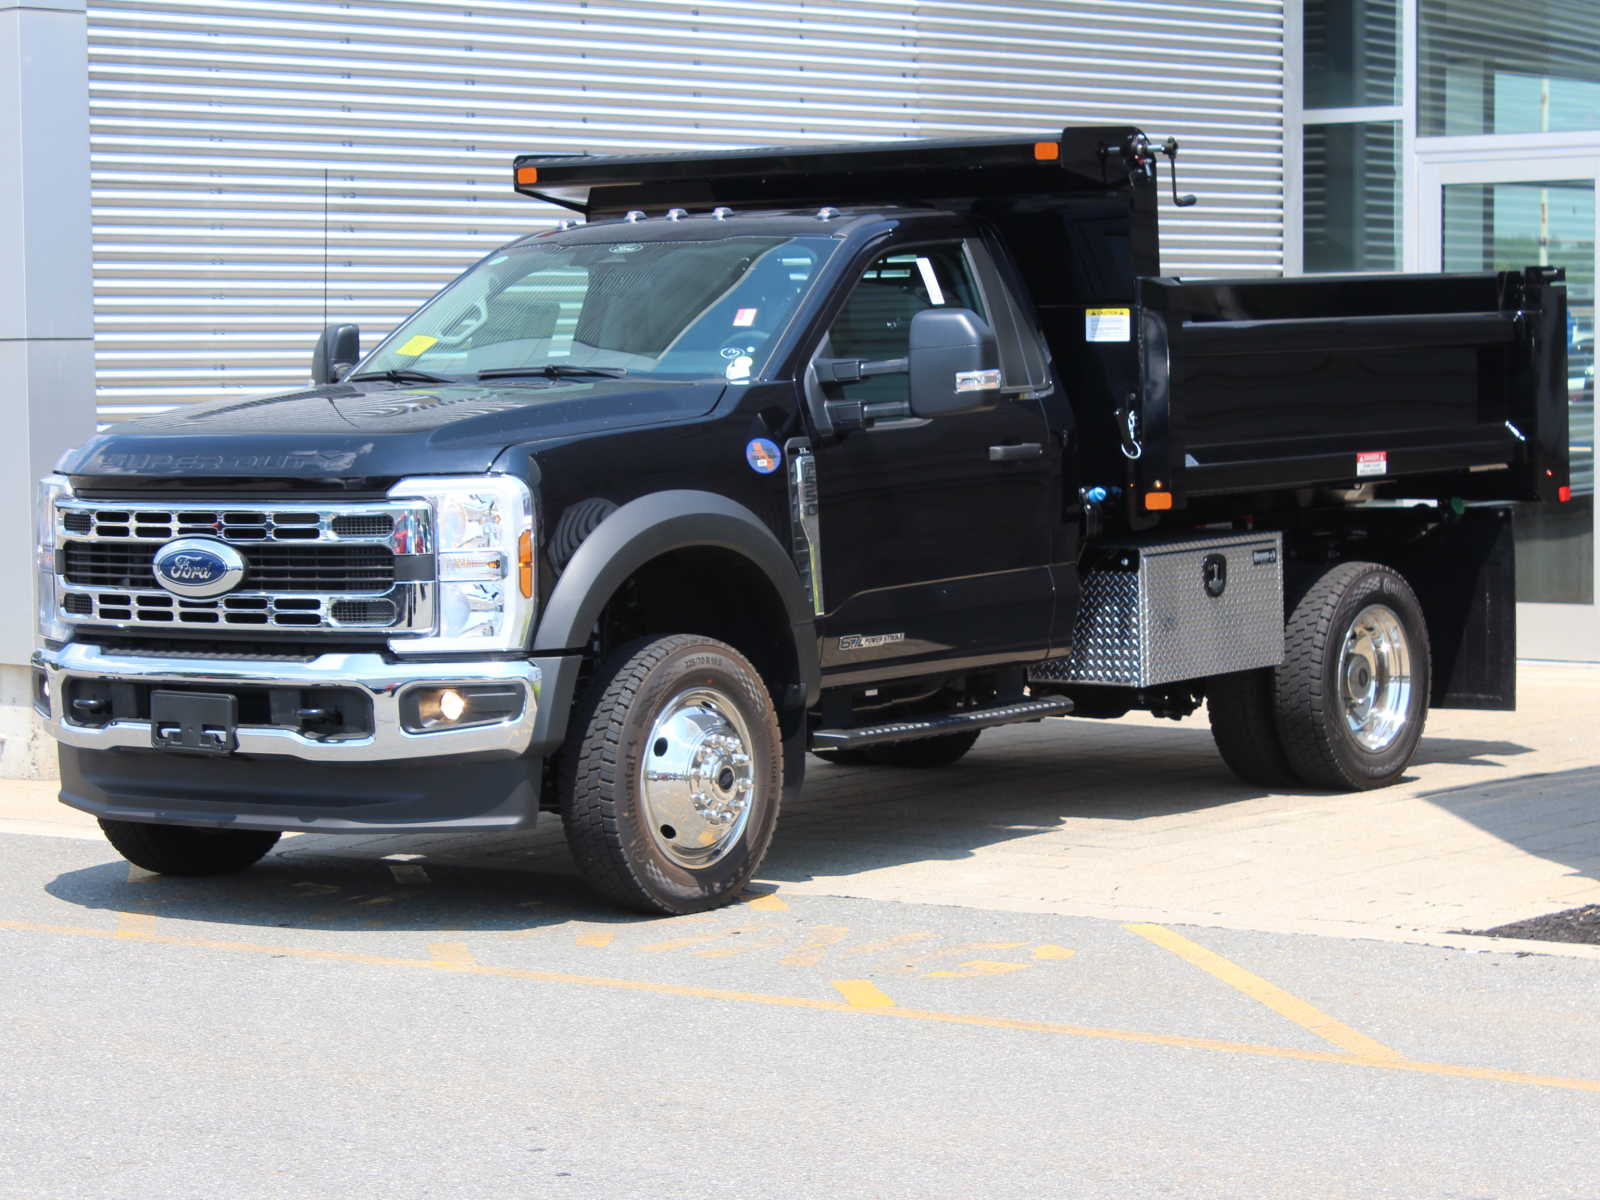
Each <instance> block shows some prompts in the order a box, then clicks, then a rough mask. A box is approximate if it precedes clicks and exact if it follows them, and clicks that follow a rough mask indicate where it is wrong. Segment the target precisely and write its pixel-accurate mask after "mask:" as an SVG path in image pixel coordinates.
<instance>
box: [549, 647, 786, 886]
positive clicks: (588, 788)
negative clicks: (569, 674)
mask: <svg viewBox="0 0 1600 1200" xmlns="http://www.w3.org/2000/svg"><path fill="white" fill-rule="evenodd" d="M572 736H573V738H574V741H573V742H572V743H571V748H570V751H569V752H567V753H564V754H563V755H562V756H561V759H562V761H561V769H560V774H559V798H560V804H561V823H562V827H563V828H564V829H565V831H566V835H567V845H568V846H569V847H570V848H571V850H572V856H573V858H574V859H575V860H576V862H577V864H578V869H579V870H580V871H581V872H582V874H583V876H584V878H585V879H586V880H587V881H588V882H589V884H590V885H591V886H592V887H593V888H594V889H595V890H596V891H597V892H599V893H601V894H602V895H604V896H606V897H607V898H608V899H610V900H613V901H615V902H616V903H617V904H620V905H623V906H625V907H627V908H631V909H635V910H637V911H640V912H647V913H671V914H679V913H692V912H702V911H704V910H706V909H710V908H717V907H719V906H721V905H724V904H727V903H729V902H731V901H733V900H734V899H736V898H737V897H738V896H739V894H740V893H741V892H742V891H743V890H744V886H745V884H747V883H748V882H749V881H750V877H751V876H752V875H754V874H755V872H756V869H757V868H758V867H759V866H760V865H761V860H762V859H763V858H764V857H766V853H767V847H768V846H769V845H770V844H771V842H772V833H773V830H774V829H775V828H776V826H777V821H778V807H779V802H780V799H781V797H782V794H783V743H782V740H781V737H780V735H779V732H778V717H777V713H776V711H775V710H774V708H773V704H772V697H771V696H770V695H769V694H768V692H767V688H766V685H765V684H764V683H763V682H762V680H761V677H760V676H759V675H758V674H757V673H756V669H755V668H754V667H753V666H751V665H750V663H749V661H748V660H746V659H745V657H744V656H743V655H742V654H740V653H739V652H738V651H737V650H735V649H734V648H733V647H732V646H728V645H725V644H723V643H722V642H717V641H712V640H710V639H709V638H704V637H699V636H694V635H676V636H673V637H663V638H649V639H643V640H641V641H637V642H634V643H632V644H630V645H628V646H624V647H621V648H620V649H619V650H617V651H616V652H615V653H613V654H611V655H609V656H608V657H607V658H605V659H604V660H602V661H601V662H600V663H599V664H598V665H597V667H596V669H595V673H594V676H593V677H592V678H591V679H590V681H589V684H588V687H587V688H586V690H585V691H584V694H583V696H582V698H581V699H580V700H579V702H578V704H577V706H576V708H575V709H574V712H573V723H572ZM741 760H742V761H741ZM650 763H655V764H656V765H655V766H654V768H653V771H652V772H651V775H650V776H649V777H647V775H646V771H645V768H646V766H647V764H650ZM708 835H709V836H710V837H711V838H712V839H713V840H712V841H711V842H706V841H705V837H706V836H708Z"/></svg>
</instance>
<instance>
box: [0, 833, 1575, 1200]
mask: <svg viewBox="0 0 1600 1200" xmlns="http://www.w3.org/2000/svg"><path fill="white" fill-rule="evenodd" d="M311 840H312V839H309V838H291V839H286V840H285V841H284V842H283V843H282V847H281V849H280V850H279V851H276V852H274V854H272V855H271V856H269V857H268V858H267V859H266V860H265V861H264V862H263V863H262V864H261V865H260V866H258V867H257V868H256V869H254V870H252V871H250V872H248V873H246V874H243V875H239V876H235V877H232V878H227V879H220V880H179V879H168V878H160V877H155V876H150V875H146V874H145V873H143V872H141V871H139V870H137V869H131V868H129V867H128V865H127V864H126V863H124V862H122V861H121V860H119V859H117V858H116V856H115V855H114V854H113V853H112V852H111V851H110V849H109V848H108V847H106V846H104V845H103V844H101V843H99V842H97V841H95V840H93V839H92V838H89V837H83V836H78V837H71V836H54V835H34V834H21V833H9V834H0V939H3V941H0V946H3V947H4V962H5V964H6V966H5V970H4V972H3V973H0V1012H3V1013H4V1014H5V1021H6V1026H7V1029H6V1035H5V1045H6V1047H7V1052H6V1064H5V1071H4V1072H3V1075H0V1129H4V1130H5V1131H6V1132H5V1135H4V1137H3V1138H0V1196H6V1197H27V1198H29V1200H36V1198H40V1197H128V1196H161V1197H207V1198H209V1197H214V1196H217V1195H227V1196H230V1197H239V1198H249V1197H299V1196H323V1195H339V1196H353V1197H367V1196H372V1197H385V1198H405V1197H458V1196H483V1195H490V1194H494V1195H526V1196H534V1197H546V1196H581V1197H619V1198H620V1197H639V1196H649V1197H660V1198H662V1200H676V1198H684V1200H701V1198H705V1197H729V1196H750V1197H813V1196H829V1197H876V1198H885V1200H886V1198H890V1197H917V1198H929V1197H952V1198H957V1197H1011V1196H1029V1197H1036V1196H1051V1197H1053V1196H1062V1197H1101V1196H1104V1197H1113V1196H1115V1197H1127V1196H1185V1197H1189V1196H1198V1197H1204V1196H1228V1197H1236V1196H1240V1195H1248V1196H1295V1197H1304V1196H1319V1197H1321V1196H1359V1197H1371V1196H1403V1197H1441V1198H1443V1197H1565V1196H1591V1197H1592V1196H1600V1162H1597V1161H1596V1155H1595V1153H1594V1139H1593V1136H1592V1131H1593V1129H1594V1126H1595V1122H1596V1119H1597V1118H1600V1028H1597V1022H1596V1020H1595V1003H1594V1000H1595V997H1596V995H1600V961H1597V960H1596V959H1594V958H1592V957H1564V956H1559V955H1547V954H1543V953H1537V952H1531V951H1537V950H1539V949H1540V947H1538V946H1537V944H1531V943H1530V944H1528V948H1527V949H1523V950H1521V952H1520V953H1519V952H1510V950H1513V949H1515V948H1514V947H1512V948H1508V951H1505V952H1485V951H1478V950H1464V949H1451V948H1444V947H1437V946H1425V945H1410V944H1400V943H1394V942H1384V941H1372V940H1363V939H1350V938H1338V937H1329V936H1317V935H1307V934H1281V933H1267V932H1252V931H1247V930H1239V929H1220V928H1206V927H1194V926H1177V925H1171V924H1163V923H1154V922H1119V921H1113V920H1105V919H1100V918H1094V917H1082V916H1067V915H1060V914H1052V913H1028V912H1005V911H994V910H986V909H983V908H978V907H973V906H970V905H965V906H957V905H931V904H918V903H907V902H898V901H883V900H872V899H856V898H836V897H828V896H821V895H813V894H807V893H803V892H794V891H789V890H786V889H785V888H783V887H782V886H779V887H777V888H772V887H763V888H760V889H756V890H753V891H752V893H751V894H750V896H749V897H748V899H747V901H746V902H745V903H743V904H741V905H739V906H737V907H734V908H730V909H726V910H722V911H720V912H717V913H713V914H707V915H704V916H699V917H686V918H673V919H648V918H638V917H631V916H626V915H622V914H619V913H616V912H614V911H611V910H608V909H605V908H603V907H600V906H598V905H596V904H595V903H594V902H592V901H591V900H590V899H589V898H588V897H587V896H586V895H585V894H584V893H583V892H582V890H581V888H579V887H578V885H577V884H576V882H575V881H574V880H573V879H572V878H571V877H570V876H569V875H564V874H545V873H542V872H540V871H537V870H505V869H498V868H495V867H492V866H487V865H482V864H480V865H477V866H473V865H461V864H456V863H453V862H449V863H447V862H438V861H434V860H432V859H430V858H429V857H428V856H427V855H425V854H417V853H394V854H389V855H385V854H380V853H377V852H375V851H374V850H373V849H371V848H366V849H363V848H362V847H360V846H357V845H355V844H354V843H351V842H348V841H346V842H339V843H337V844H336V845H333V846H331V847H330V846H326V845H324V846H320V847H317V852H316V853H308V852H307V851H308V850H309V849H310V846H309V845H308V843H309V842H311ZM320 840H322V841H325V842H328V843H335V842H336V841H337V840H336V839H320ZM297 843H299V846H298V850H297ZM341 845H342V846H345V847H348V849H346V850H344V851H340V850H339V846H341Z"/></svg>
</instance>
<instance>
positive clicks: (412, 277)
mask: <svg viewBox="0 0 1600 1200" xmlns="http://www.w3.org/2000/svg"><path fill="white" fill-rule="evenodd" d="M89 39H90V97H91V117H92V139H91V141H92V150H93V180H94V224H95V336H96V358H97V365H98V370H97V374H98V383H99V401H100V410H101V414H102V418H103V419H105V420H117V419H121V418H123V417H127V416H132V415H138V414H140V413H143V412H149V411H151V410H152V409H159V408H162V407H165V406H167V405H170V404H173V403H176V402H182V401H186V400H200V399H208V398H212V397H216V396H222V395H234V394H245V395H253V394H260V393H264V392H268V391H271V390H273V389H275V388H281V387H288V386H296V385H298V384H301V383H303V382H304V380H305V378H306V372H307V363H308V360H309V354H310V347H311V343H312V341H313V340H314V338H315V336H316V333H317V330H318V329H319V328H320V327H321V325H322V323H323V319H324V310H325V309H326V316H327V317H328V318H329V319H331V320H350V321H356V322H359V323H360V324H361V326H362V330H363V334H364V340H365V341H366V342H367V344H369V345H370V344H371V339H372V338H375V337H377V336H380V335H381V334H382V333H383V332H384V331H386V330H387V329H388V328H390V327H391V326H392V325H393V324H394V322H395V321H396V320H398V319H399V318H400V317H401V316H403V315H404V314H405V313H406V312H408V311H409V310H410V309H411V308H413V307H414V306H415V305H416V304H417V303H418V302H420V301H421V300H422V299H424V298H426V296H428V295H429V294H430V293H431V292H432V291H433V290H434V289H436V288H437V287H438V286H439V285H440V284H441V283H443V282H444V281H445V280H447V279H448V278H450V276H451V275H453V274H454V273H455V272H456V271H457V270H459V269H460V268H461V267H462V266H464V265H466V264H467V263H468V262H470V261H471V260H472V259H474V258H475V257H477V255H479V254H480V253H482V252H483V251H485V250H487V249H488V248H490V247H491V246H494V245H496V244H498V243H499V242H502V241H505V240H507V239H509V238H511V237H513V236H516V235H517V234H520V233H523V232H527V231H529V230H531V229H535V228H538V227H540V226H541V225H545V224H548V223H550V222H552V221H554V220H555V219H557V218H558V216H559V215H560V213H559V212H558V210H553V209H548V208H545V207H542V206H540V205H537V204H534V203H533V202H531V201H528V200H525V199H522V198H520V197H518V196H516V195H515V194H514V193H513V192H512V191H511V189H510V187H509V178H510V162H511V158H512V156H513V155H514V154H516V153H520V152H527V151H533V150H554V151H579V150H587V151H590V152H600V153H604V152H606V151H626V150H635V149H641V148H647V147H649V148H659V149H684V150H688V149H695V148H726V147H736V146H750V145H764V144H773V143H787V142H813V143H814V142H828V141H848V140H860V139H869V138H900V137H919V136H930V137H939V136H962V135H982V134H989V133H1027V132H1033V131H1045V130H1049V129H1051V128H1052V127H1054V126H1059V125H1061V124H1063V123H1069V122H1133V123H1136V124H1139V125H1141V126H1143V127H1144V128H1145V129H1146V130H1148V131H1149V132H1150V133H1151V134H1152V135H1161V136H1165V135H1166V134H1169V133H1172V134H1176V135H1177V136H1178V137H1179V139H1180V140H1181V141H1182V142H1183V152H1182V154H1181V155H1180V158H1179V163H1180V177H1179V183H1180V185H1181V186H1182V188H1183V190H1185V191H1191V192H1195V193H1198V194H1199V196H1200V198H1201V203H1200V205H1199V206H1198V207H1196V208H1191V209H1186V210H1182V211H1181V212H1179V211H1177V210H1174V209H1172V208H1171V207H1170V204H1164V211H1163V219H1164V234H1163V236H1164V248H1165V254H1164V266H1165V269H1166V270H1168V271H1169V272H1175V273H1176V272H1181V273H1185V274H1191V275H1193V274H1218V273H1234V272H1240V271H1248V272H1258V273H1277V272H1278V271H1279V270H1280V268H1281V264H1282V241H1283V237H1282V226H1283V221H1282V215H1283V214H1282V186H1283V185H1282V137H1283V122H1282V111H1283V106H1282V66H1283V63H1282V2H1281V0H1203V2H1200V0H1197V2H1194V3H1185V2H1176V0H1175V2H1170V3H1160V2H1156V0H1033V2H1032V3H1000V2H993V3H991V2H988V0H849V2H848V3H845V2H839V3H811V2H809V0H774V2H764V3H762V4H761V5H759V6H756V5H753V4H750V3H747V2H737V3H735V2H732V0H694V2H693V3H681V2H676V0H600V2H585V0H482V2H470V0H452V2H446V0H366V2H361V0H270V2H269V0H103V2H102V0H91V2H90V5H89ZM325 185H326V186H325ZM1163 188H1164V189H1165V188H1166V182H1165V177H1163ZM325 238H326V248H327V254H326V258H327V264H328V270H327V290H326V301H325V299H324V287H323V261H324V240H325Z"/></svg>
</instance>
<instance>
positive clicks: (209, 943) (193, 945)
mask: <svg viewBox="0 0 1600 1200" xmlns="http://www.w3.org/2000/svg"><path fill="white" fill-rule="evenodd" d="M0 929H9V930H13V931H17V932H22V933H48V934H56V935H59V936H62V937H82V938H100V939H115V938H116V937H117V934H116V933H115V932H114V931H112V930H109V929H87V928H82V927H79V926H73V925H48V924H42V923H38V922H34V921H0ZM140 941H141V943H142V944H144V945H152V944H153V945H161V946H176V947H183V948H186V949H192V950H224V951H231V952H233V953H235V954H265V955H269V956H271V957H273V958H302V959H310V960H316V961H320V962H331V963H349V964H360V965H364V966H374V967H404V968H409V969H414V970H433V971H440V970H461V971H463V972H464V973H467V974H472V975H484V976H490V977H493V978H496V979H527V980H532V981H534V982H537V983H559V984H568V985H571V986H575V987H592V988H604V989H608V990H611V991H621V992H641V993H646V994H650V995H657V996H683V997H692V998H696V999H702V1000H721V1001H725V1002H727V1003H732V1004H760V1005H767V1006H771V1007H776V1008H794V1009H806V1010H809V1011H812V1012H832V1013H852V1014H855V1015H857V1016H861V1017H893V1018H896V1019H898V1020H902V1021H925V1022H931V1023H934V1024H939V1025H958V1026H965V1027H968V1028H975V1029H1006V1030H1012V1031H1015V1032H1019V1033H1039V1034H1052V1035H1056V1036H1061V1037H1082V1038H1095V1039H1099V1040H1103V1041H1112V1042H1123V1043H1127V1044H1131V1045H1138V1046H1165V1047H1171V1048H1175V1049H1182V1050H1209V1051H1216V1052H1218V1053H1224V1054H1244V1055H1250V1056H1252V1057H1256V1058H1275V1059H1287V1060H1291V1061H1295V1062H1319V1063H1332V1064H1335V1065H1338V1066H1348V1067H1367V1068H1370V1069H1372V1070H1375V1071H1395V1072H1402V1073H1406V1074H1412V1075H1441V1076H1448V1077H1452V1078H1456V1079H1483V1080H1491V1081H1494V1082H1499V1083H1519V1084H1526V1085H1529V1086H1532V1087H1548V1088H1561V1089H1564V1090H1567V1091H1578V1092H1594V1093H1597V1094H1600V1079H1575V1078H1572V1077H1570V1076H1565V1075H1538V1074H1534V1073H1531V1072H1528V1071H1504V1070H1501V1069H1499V1068H1498V1067H1464V1066H1457V1065H1455V1064H1453V1063H1435V1062H1419V1061H1417V1060H1416V1059H1410V1058H1393V1057H1383V1058H1368V1057H1364V1056H1362V1055H1359V1054H1339V1053H1336V1052H1334V1051H1331V1050H1301V1049H1297V1048H1295V1047H1291V1046H1267V1045H1262V1044H1260V1043H1256V1042H1230V1041H1225V1040H1222V1039H1220V1038H1201V1037H1188V1036H1186V1035H1183V1034H1171V1033H1142V1032H1138V1031H1135V1030H1130V1029H1103V1028H1097V1027H1095V1026H1092V1025H1068V1024H1065V1023H1062V1022H1059V1021H1034V1020H1027V1019H1023V1018H1019V1017H984V1016H975V1015H972V1014H968V1013H951V1012H933V1011H928V1010H925V1009H916V1008H898V1007H896V1006H894V1005H888V1006H884V1005H877V1006H871V1007H865V1008H863V1007H857V1006H856V1005H853V1004H850V1003H848V1002H846V1001H843V1000H818V999H814V998H812V997H809V996H774V995H769V994H766V993H763V992H736V991H729V990H725V989H722V988H705V987H693V986H688V985H685V984H677V983H653V982H650V981H647V980H643V979H609V978H606V977H604V976H594V975H571V974H567V973H565V972H561V971H539V970H534V969H531V968H527V967H491V966H485V965H483V964H482V963H479V964H477V965H476V966H471V967H465V968H455V967H450V966H446V965H442V964H440V963H437V962H434V961H433V960H432V959H429V958H397V957H388V956H384V955H378V954H353V953H350V952H348V951H343V950H319V949H315V948H313V947H310V946H272V945H264V944H260V943H255V942H230V941H225V940H223V939H220V938H194V937H179V936H175V935H172V934H151V935H149V936H148V937H144V938H141V939H140Z"/></svg>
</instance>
